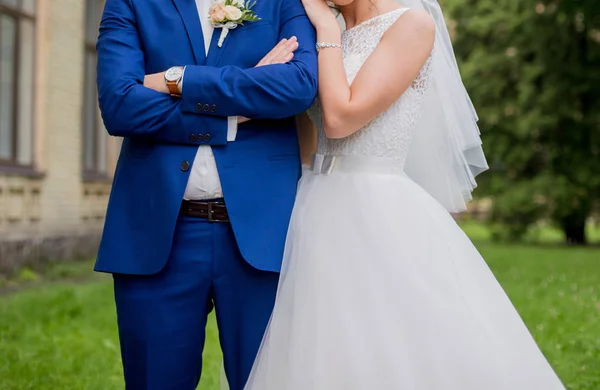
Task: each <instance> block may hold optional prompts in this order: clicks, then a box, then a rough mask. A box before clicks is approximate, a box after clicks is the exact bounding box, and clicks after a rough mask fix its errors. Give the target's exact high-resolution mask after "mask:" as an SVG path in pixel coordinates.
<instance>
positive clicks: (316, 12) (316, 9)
mask: <svg viewBox="0 0 600 390" xmlns="http://www.w3.org/2000/svg"><path fill="white" fill-rule="evenodd" d="M302 5H304V9H305V10H306V14H307V15H308V18H309V19H310V22H311V23H312V24H313V26H315V28H316V29H317V30H319V29H323V28H330V27H332V26H334V27H336V28H339V27H338V25H337V22H336V20H335V15H334V14H333V12H331V9H330V8H329V6H328V5H327V2H326V1H325V0H302Z"/></svg>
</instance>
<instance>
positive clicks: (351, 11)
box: [340, 0, 399, 28]
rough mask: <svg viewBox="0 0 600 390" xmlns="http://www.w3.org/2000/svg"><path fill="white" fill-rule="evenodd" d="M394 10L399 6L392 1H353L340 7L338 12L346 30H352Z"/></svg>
mask: <svg viewBox="0 0 600 390" xmlns="http://www.w3.org/2000/svg"><path fill="white" fill-rule="evenodd" d="M396 8H399V4H398V2H396V1H394V0H355V1H353V2H352V3H350V4H348V5H345V6H343V7H341V10H340V12H341V14H342V16H343V17H344V22H345V23H346V28H352V27H354V26H356V25H359V24H361V23H364V22H365V21H367V20H369V19H371V18H374V17H375V16H378V15H381V14H384V13H386V12H389V11H392V10H394V9H396Z"/></svg>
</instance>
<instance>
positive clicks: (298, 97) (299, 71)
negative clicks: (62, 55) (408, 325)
mask: <svg viewBox="0 0 600 390" xmlns="http://www.w3.org/2000/svg"><path fill="white" fill-rule="evenodd" d="M209 1H210V0H107V1H106V6H105V10H104V15H103V18H102V22H101V25H100V37H99V39H98V90H99V98H100V108H101V111H102V117H103V119H104V123H105V126H106V128H107V130H108V132H109V133H110V134H111V135H115V136H121V137H123V146H122V150H121V156H120V158H119V163H118V165H117V169H116V172H115V177H114V184H113V190H112V194H111V197H110V202H109V206H108V211H107V216H106V224H105V228H104V233H103V237H102V242H101V245H100V250H99V254H98V259H97V263H96V268H95V269H96V270H97V271H102V272H109V273H112V274H113V275H114V288H115V300H116V306H117V314H118V324H119V336H120V341H121V352H122V358H123V366H124V371H125V381H126V385H127V389H134V390H145V389H155V390H167V389H176V390H188V389H189V390H191V389H195V388H196V385H197V383H198V381H199V379H200V374H201V368H202V349H203V345H204V341H205V326H206V321H207V315H208V313H209V312H210V311H211V310H212V308H213V306H214V308H215V311H216V317H217V321H218V325H219V334H220V340H221V346H222V349H223V353H224V360H225V370H226V373H227V377H228V381H229V385H230V387H231V389H232V390H239V389H242V388H243V386H244V383H245V381H246V379H247V377H248V375H249V372H250V369H251V367H252V363H253V360H254V358H255V355H256V353H257V350H258V347H259V345H260V342H261V339H262V336H263V332H264V330H265V328H266V325H267V322H268V320H269V316H270V314H271V310H272V308H273V304H274V300H275V293H276V289H277V283H278V272H279V270H280V267H281V259H282V255H283V254H282V252H283V247H284V240H285V236H286V230H287V225H288V222H289V218H290V214H291V210H292V206H293V203H294V197H295V191H296V183H297V180H298V177H299V174H300V162H299V152H298V143H297V137H296V129H295V123H294V119H293V116H294V115H295V114H297V113H300V112H302V111H304V110H306V109H307V108H308V106H309V105H310V104H311V103H312V101H313V100H314V98H315V95H316V93H317V85H316V84H317V59H316V51H315V49H314V48H315V32H314V30H313V27H312V25H311V24H310V22H309V20H308V18H307V17H306V14H305V12H304V9H303V8H302V6H301V3H300V0H258V2H257V4H256V6H255V7H254V8H252V10H253V11H255V12H256V16H257V17H258V18H260V20H258V21H254V22H245V23H244V24H243V25H239V26H237V28H235V29H232V30H231V31H230V32H229V34H228V35H227V36H226V37H225V38H224V40H223V41H222V44H221V45H219V37H220V35H221V30H220V29H218V26H217V28H215V26H213V24H212V23H211V21H210V20H209V18H208V17H207V15H208V14H209V7H211V6H212V5H213V4H212V3H209ZM221 16H222V15H221ZM213 30H214V31H213ZM291 37H297V40H298V43H299V47H298V49H297V50H295V52H294V57H293V59H292V60H291V61H289V62H287V63H282V64H275V65H267V66H261V67H255V66H256V65H257V63H258V62H259V61H260V60H261V58H263V57H264V56H265V54H267V53H268V52H269V51H270V50H271V49H272V48H273V47H274V46H275V45H276V44H277V43H278V42H279V41H281V40H282V39H283V38H291ZM289 42H295V40H290V41H289ZM294 48H295V46H294ZM289 58H291V56H290V57H289ZM289 58H288V59H289ZM237 116H240V117H247V118H251V120H250V121H249V122H246V123H243V124H240V125H239V127H238V124H237V120H236V117H237Z"/></svg>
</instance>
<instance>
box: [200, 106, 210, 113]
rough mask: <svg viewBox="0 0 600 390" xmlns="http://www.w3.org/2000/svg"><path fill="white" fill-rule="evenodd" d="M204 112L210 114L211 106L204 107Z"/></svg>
mask: <svg viewBox="0 0 600 390" xmlns="http://www.w3.org/2000/svg"><path fill="white" fill-rule="evenodd" d="M202 110H204V112H209V111H210V106H209V105H208V104H205V105H204V107H202Z"/></svg>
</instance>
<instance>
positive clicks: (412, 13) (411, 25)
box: [383, 8, 435, 46]
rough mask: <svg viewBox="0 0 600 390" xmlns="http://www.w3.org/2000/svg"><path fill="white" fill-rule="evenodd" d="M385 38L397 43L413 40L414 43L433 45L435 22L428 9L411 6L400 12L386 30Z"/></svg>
mask: <svg viewBox="0 0 600 390" xmlns="http://www.w3.org/2000/svg"><path fill="white" fill-rule="evenodd" d="M383 39H384V40H388V41H391V42H395V43H396V44H401V43H402V42H406V41H413V42H412V43H413V44H415V43H417V44H424V45H425V46H430V45H431V46H433V41H434V39H435V22H434V20H433V18H432V17H431V15H430V14H429V12H427V11H426V10H424V9H418V8H410V9H407V10H406V11H404V12H401V13H400V14H399V16H398V18H397V19H396V20H395V21H394V23H393V24H392V25H391V26H390V28H389V29H388V30H387V31H386V32H385V34H384V36H383Z"/></svg>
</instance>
